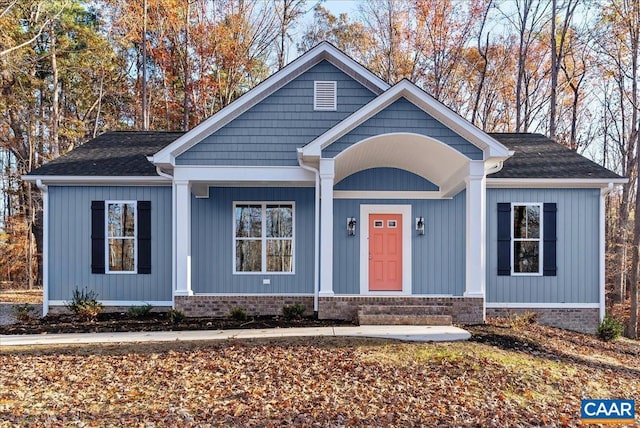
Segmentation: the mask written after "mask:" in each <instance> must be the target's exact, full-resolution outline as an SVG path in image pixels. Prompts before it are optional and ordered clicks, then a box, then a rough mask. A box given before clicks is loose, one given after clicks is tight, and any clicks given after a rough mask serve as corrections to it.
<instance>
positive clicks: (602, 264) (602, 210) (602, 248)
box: [598, 189, 609, 321]
mask: <svg viewBox="0 0 640 428" xmlns="http://www.w3.org/2000/svg"><path fill="white" fill-rule="evenodd" d="M608 193H609V189H602V190H600V207H599V215H600V218H599V219H598V223H599V225H598V232H599V235H600V236H599V239H598V241H599V245H598V251H599V254H598V255H599V257H598V259H599V260H598V265H599V266H598V277H599V278H598V285H599V293H598V294H599V298H600V314H599V315H600V321H602V320H604V316H605V312H606V304H607V301H606V294H605V289H606V280H605V269H606V257H605V256H606V255H605V252H606V237H605V235H606V224H605V216H606V206H605V197H606V195H607V194H608Z"/></svg>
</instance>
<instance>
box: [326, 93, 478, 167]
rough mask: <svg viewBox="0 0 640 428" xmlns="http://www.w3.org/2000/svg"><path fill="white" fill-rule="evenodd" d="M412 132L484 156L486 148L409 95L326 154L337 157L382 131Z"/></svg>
mask: <svg viewBox="0 0 640 428" xmlns="http://www.w3.org/2000/svg"><path fill="white" fill-rule="evenodd" d="M393 132H410V133H415V134H421V135H426V136H429V137H433V138H435V139H437V140H440V141H442V142H443V143H445V144H448V145H449V146H451V147H452V148H454V149H456V150H458V151H459V152H460V153H462V154H463V155H465V156H467V157H468V158H469V159H473V160H481V159H482V157H483V155H482V150H480V149H479V148H478V147H476V146H474V145H473V144H471V143H470V142H468V141H467V140H465V139H464V138H462V137H461V136H460V135H458V134H456V133H455V132H453V131H452V130H451V129H449V128H447V127H446V126H445V125H443V124H442V123H441V122H439V121H438V120H436V119H435V118H433V117H432V116H431V115H429V114H428V113H426V112H424V111H423V110H421V109H420V108H418V107H416V106H415V105H414V104H413V103H411V102H410V101H408V100H407V99H406V98H400V99H398V100H397V101H395V102H394V103H392V104H391V105H390V106H388V107H387V108H386V109H384V110H382V111H381V112H379V113H378V114H376V115H375V116H373V117H371V118H370V119H368V120H366V121H365V122H364V123H363V124H362V125H360V126H358V127H357V128H355V129H353V130H352V131H351V132H349V133H347V134H346V135H344V136H343V137H341V138H340V139H338V140H337V141H336V142H334V143H332V144H330V145H329V146H327V147H326V148H325V149H324V150H322V156H323V157H336V156H337V155H338V154H340V153H341V152H342V151H343V150H345V149H347V148H349V147H350V146H351V145H353V144H355V143H357V142H359V141H362V140H364V139H367V138H369V137H373V136H376V135H381V134H389V133H393Z"/></svg>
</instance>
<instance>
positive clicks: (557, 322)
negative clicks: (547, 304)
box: [487, 308, 600, 333]
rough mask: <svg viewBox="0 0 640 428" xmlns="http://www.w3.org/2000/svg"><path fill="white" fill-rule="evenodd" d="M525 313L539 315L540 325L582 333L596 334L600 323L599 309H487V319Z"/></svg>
mask: <svg viewBox="0 0 640 428" xmlns="http://www.w3.org/2000/svg"><path fill="white" fill-rule="evenodd" d="M525 312H535V313H537V314H538V323H539V324H543V325H548V326H551V327H559V328H564V329H566V330H573V331H579V332H582V333H595V332H596V330H597V329H598V324H599V323H600V310H599V309H597V308H584V309H581V308H566V309H564V308H517V309H515V308H487V317H491V318H497V317H503V318H508V317H510V316H516V315H519V314H523V313H525Z"/></svg>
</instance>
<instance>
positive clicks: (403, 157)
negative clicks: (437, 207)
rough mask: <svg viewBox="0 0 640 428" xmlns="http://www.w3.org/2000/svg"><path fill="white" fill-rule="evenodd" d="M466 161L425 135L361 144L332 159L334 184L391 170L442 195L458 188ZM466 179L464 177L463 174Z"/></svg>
mask: <svg viewBox="0 0 640 428" xmlns="http://www.w3.org/2000/svg"><path fill="white" fill-rule="evenodd" d="M468 163H469V158H468V157H466V156H465V155H463V154H462V153H460V152H458V151H457V150H455V149H453V148H451V147H449V146H448V145H447V144H445V143H443V142H441V141H438V140H436V139H434V138H431V137H427V136H425V135H419V134H412V133H393V134H383V135H377V136H375V137H371V138H367V139H365V140H362V141H360V142H358V143H356V144H354V145H353V146H351V147H349V148H348V149H346V150H344V151H343V152H342V153H340V154H339V155H338V156H336V158H335V183H338V182H340V180H342V179H344V178H345V177H348V176H349V175H351V174H354V173H356V172H359V171H363V170H365V169H369V168H380V167H392V168H399V169H404V170H406V171H410V172H412V173H414V174H417V175H419V176H421V177H423V178H425V179H427V180H429V181H431V182H432V183H434V184H436V185H437V186H439V187H440V190H441V191H445V190H446V189H444V188H448V187H452V186H455V187H458V185H459V184H460V183H459V181H460V180H463V179H464V177H463V176H462V175H461V174H460V173H461V171H465V172H466V171H467V170H468ZM465 175H466V174H465Z"/></svg>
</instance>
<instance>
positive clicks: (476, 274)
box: [464, 161, 486, 297]
mask: <svg viewBox="0 0 640 428" xmlns="http://www.w3.org/2000/svg"><path fill="white" fill-rule="evenodd" d="M465 183H466V190H467V191H466V197H467V207H466V211H467V213H466V217H467V222H466V226H467V231H466V233H467V248H466V281H465V284H466V286H465V292H464V295H465V297H485V282H486V257H485V248H486V247H485V244H486V243H485V233H486V202H485V199H486V187H485V183H486V180H485V173H484V162H483V161H469V175H468V176H467V177H466V178H465Z"/></svg>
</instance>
